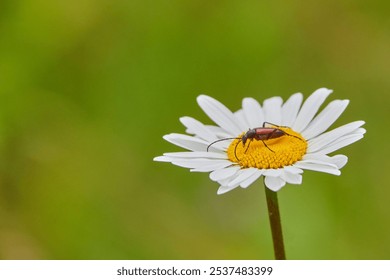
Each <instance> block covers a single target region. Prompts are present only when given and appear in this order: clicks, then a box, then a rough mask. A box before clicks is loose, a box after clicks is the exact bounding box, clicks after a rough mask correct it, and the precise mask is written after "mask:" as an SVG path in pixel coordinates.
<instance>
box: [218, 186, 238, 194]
mask: <svg viewBox="0 0 390 280" xmlns="http://www.w3.org/2000/svg"><path fill="white" fill-rule="evenodd" d="M237 187H238V186H234V187H228V186H220V187H219V188H218V191H217V194H224V193H227V192H228V191H231V190H233V189H235V188H237Z"/></svg>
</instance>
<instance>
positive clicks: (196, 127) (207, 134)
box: [180, 117, 218, 142]
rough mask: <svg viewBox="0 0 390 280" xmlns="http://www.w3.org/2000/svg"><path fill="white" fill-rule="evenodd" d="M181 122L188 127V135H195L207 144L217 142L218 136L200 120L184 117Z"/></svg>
mask: <svg viewBox="0 0 390 280" xmlns="http://www.w3.org/2000/svg"><path fill="white" fill-rule="evenodd" d="M180 122H181V123H182V124H183V125H184V126H185V127H187V131H186V132H187V133H189V134H195V135H196V136H198V137H200V138H202V139H203V140H206V141H207V142H213V141H215V140H217V139H218V138H217V136H216V135H215V133H213V132H212V131H211V130H210V129H209V128H208V127H206V126H205V125H204V124H203V123H201V122H200V121H198V120H195V119H194V118H191V117H182V118H180Z"/></svg>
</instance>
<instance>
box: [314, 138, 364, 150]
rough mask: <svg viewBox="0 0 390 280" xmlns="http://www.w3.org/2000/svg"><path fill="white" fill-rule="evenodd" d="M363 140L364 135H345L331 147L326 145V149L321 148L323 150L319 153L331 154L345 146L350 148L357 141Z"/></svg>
mask: <svg viewBox="0 0 390 280" xmlns="http://www.w3.org/2000/svg"><path fill="white" fill-rule="evenodd" d="M362 138H363V134H352V135H344V136H342V137H340V138H339V139H338V140H337V141H334V142H332V143H330V144H329V145H326V146H325V147H323V148H321V150H319V151H318V152H319V153H322V154H329V153H331V152H334V151H337V150H339V149H341V148H343V147H345V146H348V145H350V144H352V143H355V142H356V141H358V140H360V139H362Z"/></svg>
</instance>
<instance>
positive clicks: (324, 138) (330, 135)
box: [308, 121, 364, 153]
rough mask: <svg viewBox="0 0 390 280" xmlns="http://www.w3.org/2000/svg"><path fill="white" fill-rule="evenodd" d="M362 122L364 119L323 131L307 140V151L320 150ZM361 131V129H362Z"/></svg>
mask: <svg viewBox="0 0 390 280" xmlns="http://www.w3.org/2000/svg"><path fill="white" fill-rule="evenodd" d="M363 124H364V121H355V122H351V123H348V124H346V125H343V126H340V127H338V128H335V129H333V130H331V131H328V132H325V133H323V134H321V135H319V136H317V137H315V138H313V139H310V140H309V141H308V153H313V152H317V151H319V150H321V149H322V148H323V147H325V146H327V145H328V144H330V143H332V142H334V141H335V140H337V139H338V138H340V137H342V136H344V135H346V134H350V133H352V132H353V131H355V130H356V129H358V128H359V127H360V126H362V125H363ZM362 132H363V131H362Z"/></svg>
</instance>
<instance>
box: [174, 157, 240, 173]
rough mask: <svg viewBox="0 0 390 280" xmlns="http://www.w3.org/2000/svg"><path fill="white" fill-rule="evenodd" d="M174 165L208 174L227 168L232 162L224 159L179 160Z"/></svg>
mask: <svg viewBox="0 0 390 280" xmlns="http://www.w3.org/2000/svg"><path fill="white" fill-rule="evenodd" d="M172 164H174V165H177V166H181V167H186V168H194V169H196V170H194V171H202V172H207V171H213V170H216V169H221V168H224V167H227V166H229V165H231V164H232V162H231V161H229V160H223V159H177V160H174V161H172Z"/></svg>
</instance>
